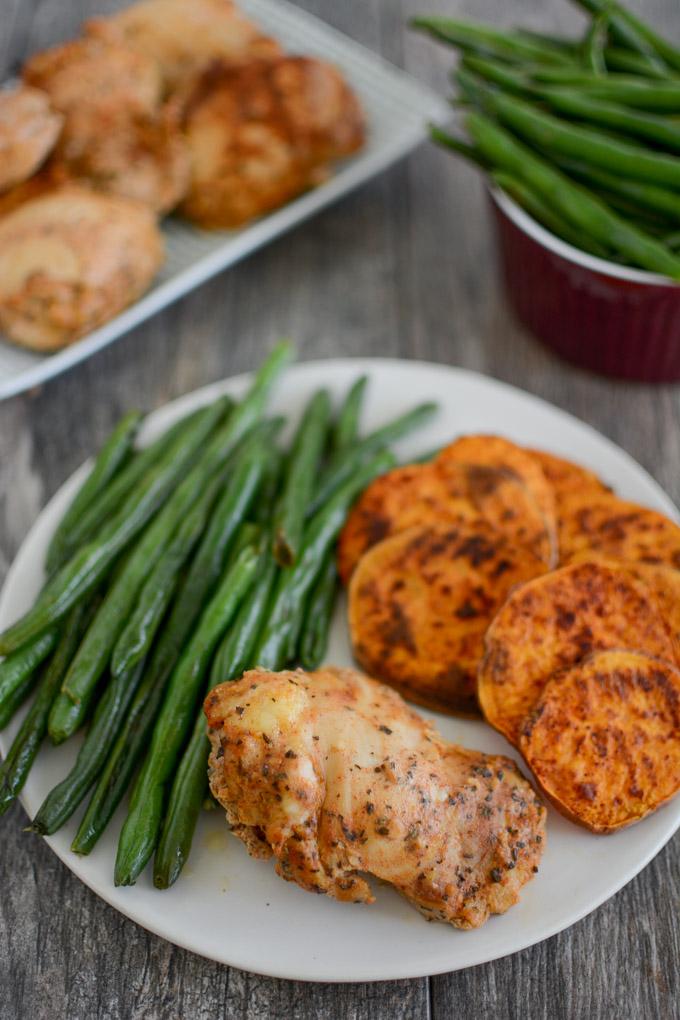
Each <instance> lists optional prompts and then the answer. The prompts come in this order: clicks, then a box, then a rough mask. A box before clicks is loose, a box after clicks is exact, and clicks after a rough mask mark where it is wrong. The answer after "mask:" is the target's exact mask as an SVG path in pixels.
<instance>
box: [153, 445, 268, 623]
mask: <svg viewBox="0 0 680 1020" xmlns="http://www.w3.org/2000/svg"><path fill="white" fill-rule="evenodd" d="M269 435H270V433H269V432H265V433H264V434H259V435H257V436H254V437H253V438H252V440H248V441H247V442H246V444H245V445H244V447H243V449H242V451H241V454H240V455H239V456H237V458H236V460H235V463H234V469H233V472H232V474H231V476H230V478H229V482H228V484H227V486H226V487H225V490H224V493H223V494H222V496H221V497H220V499H219V500H218V503H217V505H216V507H215V510H214V511H213V514H212V516H211V519H210V522H209V524H208V527H207V529H206V532H205V534H204V535H203V537H202V538H201V541H200V544H199V546H198V549H197V551H196V554H195V555H194V557H193V559H192V562H191V565H190V567H189V571H188V573H187V577H186V580H185V581H184V583H183V585H182V590H181V592H180V595H179V598H178V599H177V602H176V604H175V605H174V606H173V609H172V613H171V616H170V622H169V626H170V628H171V630H172V629H175V628H177V626H178V624H179V619H180V618H181V617H184V618H189V617H190V618H191V619H192V620H195V619H196V617H197V616H198V614H199V613H200V611H201V608H202V606H203V604H204V602H205V600H206V599H207V598H208V597H209V596H210V595H211V593H212V591H213V589H214V587H215V585H216V584H217V583H218V582H219V579H220V577H221V576H222V573H223V571H224V567H225V564H226V561H227V556H228V555H229V552H230V549H231V546H232V543H233V540H234V536H235V535H236V533H237V531H238V529H239V528H240V527H241V525H242V523H243V521H244V520H245V519H246V517H247V515H248V513H249V511H250V509H251V507H252V506H253V503H254V500H255V495H256V493H257V492H258V490H259V487H260V485H261V484H262V480H263V478H264V476H265V473H266V471H267V469H268V464H269V462H270V458H271V451H270V449H269V444H268V442H267V439H268V437H269Z"/></svg>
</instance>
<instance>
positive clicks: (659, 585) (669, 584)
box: [579, 554, 680, 650]
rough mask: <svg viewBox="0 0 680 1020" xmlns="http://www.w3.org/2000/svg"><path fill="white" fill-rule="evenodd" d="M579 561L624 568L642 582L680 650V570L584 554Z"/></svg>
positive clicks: (662, 565)
mask: <svg viewBox="0 0 680 1020" xmlns="http://www.w3.org/2000/svg"><path fill="white" fill-rule="evenodd" d="M579 559H580V561H581V562H585V561H586V560H589V561H590V562H597V563H604V564H605V566H608V567H611V568H613V569H614V570H620V569H621V568H623V569H625V570H627V571H629V572H630V573H631V574H632V575H633V577H636V578H637V579H638V581H641V582H642V583H643V584H644V586H645V587H646V588H647V590H648V591H649V592H650V593H651V594H652V595H653V596H654V599H655V601H656V603H657V605H658V607H659V611H660V613H661V615H662V616H663V618H664V620H665V621H666V623H667V624H668V626H669V628H670V631H671V633H672V635H673V637H674V639H675V641H676V645H677V648H678V649H679V650H680V570H676V569H675V568H674V567H667V566H665V564H658V563H618V562H617V561H616V560H611V559H607V558H606V557H600V556H597V557H595V556H593V555H592V554H587V555H586V554H584V555H583V556H582V557H579Z"/></svg>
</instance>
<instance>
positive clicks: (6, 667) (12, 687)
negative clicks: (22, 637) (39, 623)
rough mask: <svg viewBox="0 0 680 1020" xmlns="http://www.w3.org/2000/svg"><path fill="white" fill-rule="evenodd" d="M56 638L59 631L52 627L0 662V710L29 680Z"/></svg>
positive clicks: (57, 638)
mask: <svg viewBox="0 0 680 1020" xmlns="http://www.w3.org/2000/svg"><path fill="white" fill-rule="evenodd" d="M58 640H59V631H58V629H56V628H52V629H51V630H47V631H45V632H44V633H43V634H40V635H38V637H37V638H35V639H34V640H33V641H30V642H29V643H28V644H26V645H23V646H22V647H21V648H18V649H17V651H16V652H12V654H11V655H8V656H7V658H6V659H3V660H2V662H0V710H1V709H2V707H3V706H4V705H5V702H6V701H7V700H8V699H12V698H13V695H14V693H15V691H17V689H18V688H19V687H22V686H23V684H24V683H25V682H26V681H30V680H31V677H32V676H33V674H34V673H35V671H36V670H37V668H38V666H39V665H40V663H41V662H43V661H44V660H45V659H46V658H47V656H48V655H49V654H50V652H51V651H52V649H53V648H54V646H55V645H56V643H57V641H58Z"/></svg>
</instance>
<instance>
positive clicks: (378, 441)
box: [308, 403, 438, 516]
mask: <svg viewBox="0 0 680 1020" xmlns="http://www.w3.org/2000/svg"><path fill="white" fill-rule="evenodd" d="M437 410H438V405H437V404H434V403H427V404H419V405H418V406H417V407H414V408H413V410H411V411H408V412H407V413H406V414H402V415H400V416H399V418H395V419H394V421H391V422H388V423H387V425H383V426H382V428H379V429H376V430H375V432H371V433H369V435H367V436H366V437H365V438H364V439H361V440H360V441H359V442H358V443H356V444H355V445H354V446H352V447H351V448H350V449H348V450H345V451H341V452H340V453H339V454H338V455H337V456H335V457H334V458H333V459H332V460H331V462H330V464H329V465H328V467H327V468H326V470H325V471H324V472H323V474H322V475H321V480H320V482H319V485H318V488H317V491H316V493H315V496H314V499H313V500H312V501H311V504H310V507H309V509H308V516H311V515H312V514H315V513H316V512H317V510H318V509H319V508H320V507H321V506H323V504H324V503H326V502H327V500H329V499H330V497H331V496H332V495H333V493H334V492H336V490H337V489H339V488H340V486H342V485H344V484H345V482H347V481H349V480H350V479H351V478H352V476H353V475H354V474H355V472H356V471H358V470H361V468H362V466H363V464H365V462H366V460H367V459H368V457H369V456H371V455H372V454H374V453H375V452H376V450H380V449H381V448H382V447H385V446H388V445H389V444H390V443H393V442H395V441H396V440H397V439H400V438H401V437H402V436H404V435H406V434H407V433H409V432H411V431H412V430H413V429H415V428H419V427H420V426H421V425H424V424H425V422H427V421H429V419H430V418H431V417H432V416H433V415H434V414H435V412H436V411H437Z"/></svg>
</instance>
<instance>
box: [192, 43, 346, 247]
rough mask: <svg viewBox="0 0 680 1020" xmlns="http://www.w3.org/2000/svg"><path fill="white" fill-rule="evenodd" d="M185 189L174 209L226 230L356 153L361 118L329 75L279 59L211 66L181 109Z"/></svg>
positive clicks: (308, 61) (306, 61)
mask: <svg viewBox="0 0 680 1020" xmlns="http://www.w3.org/2000/svg"><path fill="white" fill-rule="evenodd" d="M184 126H185V132H186V135H187V139H188V142H189V147H190V150H191V157H192V168H193V169H192V182H191V187H190V190H189V194H188V196H187V198H186V199H185V201H184V203H183V205H182V212H183V214H184V215H185V216H187V217H188V218H189V219H191V220H194V221H195V222H196V223H198V224H200V225H201V226H204V227H215V228H220V227H226V228H228V227H235V226H239V225H240V224H242V223H245V222H247V221H248V220H250V219H253V218H254V217H256V216H260V215H262V214H263V213H265V212H267V211H268V210H270V209H275V208H277V207H278V206H280V205H282V204H283V203H284V202H286V201H288V200H289V199H291V198H294V197H295V196H296V195H298V194H300V193H301V192H303V191H305V190H307V189H308V188H311V187H313V186H314V185H315V184H318V183H320V181H322V180H323V179H325V177H326V176H327V175H328V168H327V163H328V162H329V161H330V160H333V159H337V158H339V157H341V156H345V155H348V154H349V153H351V152H354V151H355V150H356V149H358V148H360V146H361V145H362V143H363V139H364V128H363V121H362V116H361V111H360V108H359V105H358V103H357V100H356V98H355V96H354V94H353V93H352V91H351V90H350V89H349V87H348V85H347V84H346V82H345V81H344V79H343V78H342V76H341V75H340V74H339V72H338V71H336V70H335V68H333V67H331V66H330V65H329V64H326V63H323V62H322V61H319V60H314V59H312V58H309V57H282V58H281V59H279V60H273V61H268V62H265V61H261V62H259V63H253V64H250V65H248V66H247V67H243V68H230V67H227V66H225V65H214V66H213V67H212V68H210V70H208V71H206V72H205V73H204V75H203V76H202V77H201V79H200V80H199V81H198V82H197V84H196V86H195V88H194V89H193V92H192V93H191V94H190V96H189V99H188V101H187V104H186V112H185V125H184Z"/></svg>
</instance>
